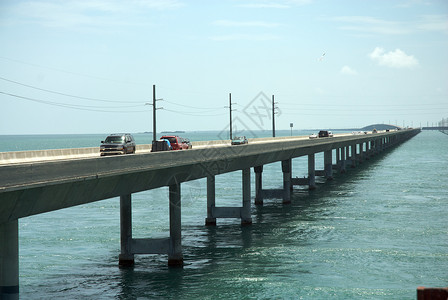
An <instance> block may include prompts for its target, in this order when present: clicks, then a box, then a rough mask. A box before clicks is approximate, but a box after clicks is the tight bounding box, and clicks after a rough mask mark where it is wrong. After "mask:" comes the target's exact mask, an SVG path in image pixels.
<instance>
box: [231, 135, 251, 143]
mask: <svg viewBox="0 0 448 300" xmlns="http://www.w3.org/2000/svg"><path fill="white" fill-rule="evenodd" d="M248 143H249V141H248V140H247V138H246V137H245V136H236V137H234V138H233V139H232V145H244V144H248Z"/></svg>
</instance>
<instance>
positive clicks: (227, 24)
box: [213, 20, 281, 28]
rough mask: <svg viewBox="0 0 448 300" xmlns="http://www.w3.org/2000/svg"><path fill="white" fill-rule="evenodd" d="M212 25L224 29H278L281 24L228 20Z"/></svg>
mask: <svg viewBox="0 0 448 300" xmlns="http://www.w3.org/2000/svg"><path fill="white" fill-rule="evenodd" d="M213 25H217V26H225V27H265V28H273V27H278V26H280V25H281V24H279V23H272V22H260V21H245V22H240V21H230V20H218V21H215V22H213Z"/></svg>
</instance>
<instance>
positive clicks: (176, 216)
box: [118, 183, 183, 267]
mask: <svg viewBox="0 0 448 300" xmlns="http://www.w3.org/2000/svg"><path fill="white" fill-rule="evenodd" d="M169 211H170V237H169V238H158V239H151V238H143V239H134V238H132V196H131V194H128V195H123V196H120V238H121V253H120V255H119V257H118V261H119V265H120V267H130V266H133V265H134V255H135V254H168V265H169V266H182V265H183V255H182V244H181V238H182V235H181V229H182V228H181V197H180V183H176V184H173V185H170V186H169Z"/></svg>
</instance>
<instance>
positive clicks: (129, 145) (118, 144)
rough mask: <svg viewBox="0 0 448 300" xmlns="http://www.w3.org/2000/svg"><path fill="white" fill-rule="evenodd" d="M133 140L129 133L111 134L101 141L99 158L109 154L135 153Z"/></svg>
mask: <svg viewBox="0 0 448 300" xmlns="http://www.w3.org/2000/svg"><path fill="white" fill-rule="evenodd" d="M135 146H136V145H135V140H134V137H133V136H132V135H131V134H129V133H116V134H111V135H109V136H108V137H106V139H105V140H104V141H101V146H100V154H101V156H104V155H110V154H128V153H135Z"/></svg>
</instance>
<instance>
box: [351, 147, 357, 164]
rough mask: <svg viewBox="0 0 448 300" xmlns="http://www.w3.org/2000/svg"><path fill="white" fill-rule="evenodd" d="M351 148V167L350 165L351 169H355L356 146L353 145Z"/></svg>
mask: <svg viewBox="0 0 448 300" xmlns="http://www.w3.org/2000/svg"><path fill="white" fill-rule="evenodd" d="M350 147H351V152H352V153H351V154H352V155H351V161H352V165H351V167H352V168H355V167H356V144H353V145H351V146H350Z"/></svg>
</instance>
